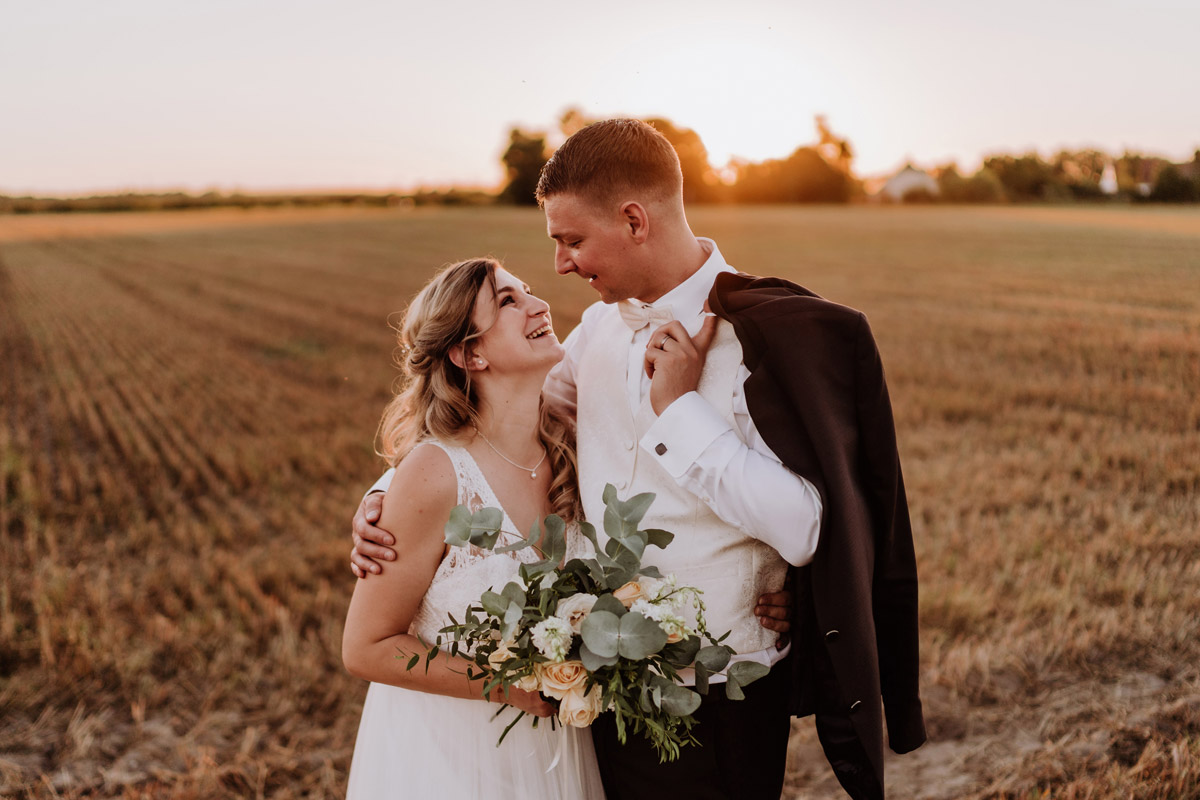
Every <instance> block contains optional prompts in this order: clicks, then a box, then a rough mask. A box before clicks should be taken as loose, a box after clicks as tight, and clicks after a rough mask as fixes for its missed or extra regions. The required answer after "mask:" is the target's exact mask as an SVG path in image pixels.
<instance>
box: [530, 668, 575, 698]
mask: <svg viewBox="0 0 1200 800" xmlns="http://www.w3.org/2000/svg"><path fill="white" fill-rule="evenodd" d="M538 677H540V678H541V682H542V694H544V695H546V696H547V697H553V698H555V699H556V700H562V699H563V697H564V696H565V695H566V694H568V693H569V692H572V691H575V690H579V691H582V690H583V684H584V682H585V681H586V680H587V670H586V669H584V668H583V662H582V661H563V662H561V663H558V664H539V665H538Z"/></svg>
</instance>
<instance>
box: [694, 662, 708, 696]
mask: <svg viewBox="0 0 1200 800" xmlns="http://www.w3.org/2000/svg"><path fill="white" fill-rule="evenodd" d="M709 674H710V673H709V671H708V667H706V666H704V662H702V661H697V662H696V691H697V692H699V693H700V694H708V676H709Z"/></svg>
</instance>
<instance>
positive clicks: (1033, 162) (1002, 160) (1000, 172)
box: [983, 153, 1069, 202]
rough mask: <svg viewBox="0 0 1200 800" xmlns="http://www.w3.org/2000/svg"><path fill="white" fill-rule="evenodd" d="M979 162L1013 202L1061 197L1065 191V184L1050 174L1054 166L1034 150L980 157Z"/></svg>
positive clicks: (1066, 191)
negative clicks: (996, 179) (982, 158)
mask: <svg viewBox="0 0 1200 800" xmlns="http://www.w3.org/2000/svg"><path fill="white" fill-rule="evenodd" d="M983 166H984V167H986V168H987V169H989V170H991V171H992V172H993V173H994V174H995V175H996V177H997V178H999V179H1000V183H1001V184H1002V185H1003V186H1004V193H1005V195H1007V196H1008V199H1009V200H1012V201H1014V202H1029V201H1032V200H1053V199H1061V198H1062V197H1063V196H1064V195H1068V190H1067V189H1066V186H1065V185H1064V184H1063V182H1062V181H1061V180H1060V179H1059V178H1058V177H1057V176H1056V175H1055V174H1054V167H1053V166H1051V165H1050V164H1047V163H1046V162H1045V161H1042V159H1041V158H1039V157H1038V154H1037V153H1027V154H1026V155H1023V156H990V157H988V158H985V159H984V161H983ZM1068 196H1069V195H1068Z"/></svg>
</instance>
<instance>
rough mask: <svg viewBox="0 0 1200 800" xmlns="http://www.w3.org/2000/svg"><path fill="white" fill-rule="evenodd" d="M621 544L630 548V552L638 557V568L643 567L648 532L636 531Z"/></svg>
mask: <svg viewBox="0 0 1200 800" xmlns="http://www.w3.org/2000/svg"><path fill="white" fill-rule="evenodd" d="M621 544H622V545H624V546H625V547H627V548H629V551H630V552H631V553H633V554H634V555H635V556H637V559H638V566H641V563H642V554H643V553H645V552H646V532H645V531H638V530H635V531H633V532H632V533H630V534H628V535H626V536H625V538H624V539H622V540H621Z"/></svg>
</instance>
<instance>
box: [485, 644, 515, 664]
mask: <svg viewBox="0 0 1200 800" xmlns="http://www.w3.org/2000/svg"><path fill="white" fill-rule="evenodd" d="M515 655H516V653H514V652H513V651H512V650H509V649H508V645H507V644H506V643H503V642H502V643H501V644H500V646H499V647H497V648H496V649H495V650H493V651H492V652H491V653H489V654H488V666H489V667H491V668H492V669H494V670H498V669H500V667H501V665H502V664H504V662H505V661H508V660H509V659H510V658H513V657H514V656H515Z"/></svg>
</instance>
